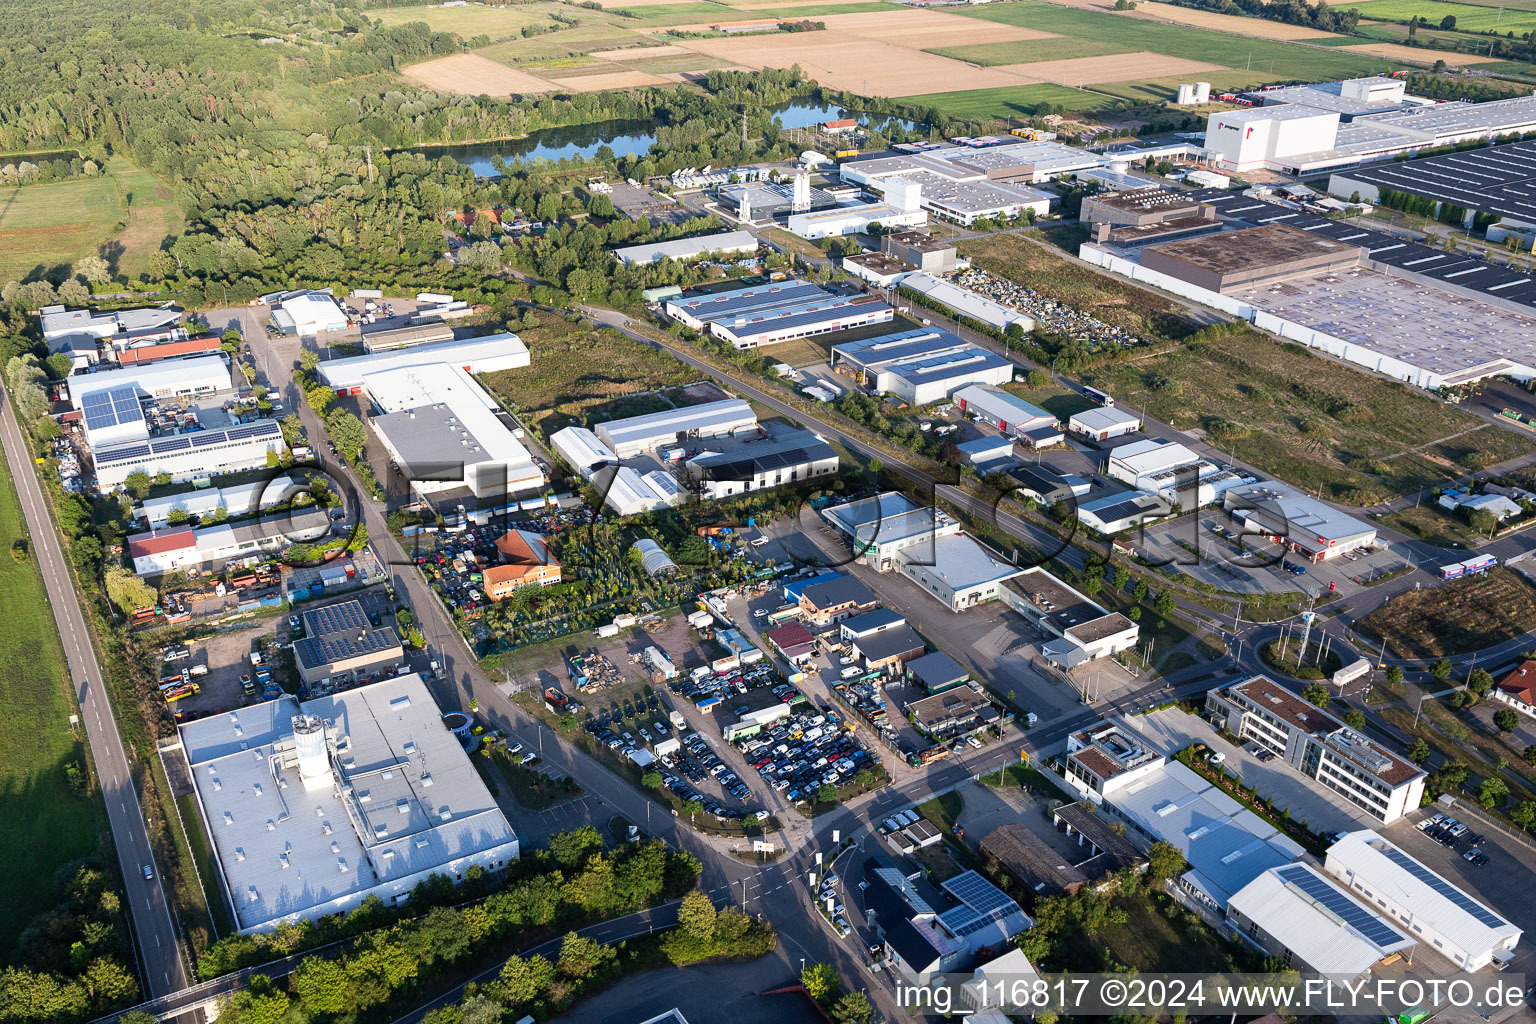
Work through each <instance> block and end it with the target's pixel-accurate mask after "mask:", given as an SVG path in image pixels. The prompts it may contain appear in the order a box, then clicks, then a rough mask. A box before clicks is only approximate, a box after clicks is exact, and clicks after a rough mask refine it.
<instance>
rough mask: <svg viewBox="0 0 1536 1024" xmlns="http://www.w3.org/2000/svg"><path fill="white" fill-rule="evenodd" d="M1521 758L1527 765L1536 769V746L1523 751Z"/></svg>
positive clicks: (1533, 745)
mask: <svg viewBox="0 0 1536 1024" xmlns="http://www.w3.org/2000/svg"><path fill="white" fill-rule="evenodd" d="M1520 756H1521V757H1522V758H1524V759H1525V763H1526V764H1528V765H1531V766H1532V767H1533V768H1536V744H1532V745H1531V746H1528V747H1526V748H1525V749H1524V750H1523V751H1521V753H1520Z"/></svg>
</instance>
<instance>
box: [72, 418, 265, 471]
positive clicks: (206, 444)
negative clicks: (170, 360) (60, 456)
mask: <svg viewBox="0 0 1536 1024" xmlns="http://www.w3.org/2000/svg"><path fill="white" fill-rule="evenodd" d="M282 432H283V431H282V428H281V427H279V426H278V425H277V424H276V423H273V422H271V421H270V420H267V421H264V422H262V423H250V424H247V425H245V426H243V427H233V428H231V429H229V430H198V431H194V432H192V433H190V434H172V435H170V436H168V437H156V438H151V439H150V440H148V441H144V442H139V443H135V444H130V445H122V446H117V447H111V448H103V449H101V450H99V451H98V452H97V453H96V464H97V465H98V466H110V465H116V464H118V463H123V462H133V461H138V460H143V459H147V458H149V457H151V456H155V457H162V456H166V455H174V454H176V453H177V452H185V451H191V450H192V449H194V448H211V447H213V446H214V445H220V444H229V443H231V442H234V441H244V440H246V439H248V438H253V437H272V438H276V437H279V436H281V435H282Z"/></svg>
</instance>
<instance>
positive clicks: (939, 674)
mask: <svg viewBox="0 0 1536 1024" xmlns="http://www.w3.org/2000/svg"><path fill="white" fill-rule="evenodd" d="M907 680H908V682H910V683H912V684H914V685H916V686H921V687H922V688H923V689H924V690H925V691H926V692H928V693H945V692H948V691H949V690H953V689H956V688H957V687H961V686H964V685H965V684H966V683H968V682H970V681H971V672H970V670H969V669H967V668H966V667H965V666H964V665H962V664H960V663H959V662H958V661H956V660H955V659H954V658H952V657H951V656H950V655H948V654H946V653H945V652H944V651H934V652H933V653H931V654H925V655H923V656H922V657H920V658H914V659H912V660H911V661H909V662H907Z"/></svg>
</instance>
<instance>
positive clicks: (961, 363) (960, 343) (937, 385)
mask: <svg viewBox="0 0 1536 1024" xmlns="http://www.w3.org/2000/svg"><path fill="white" fill-rule="evenodd" d="M832 369H834V370H838V371H840V372H842V373H846V374H849V375H850V376H852V377H853V378H854V379H856V380H857V381H858V382H859V383H860V384H863V385H864V386H865V387H867V388H869V389H870V390H871V391H873V392H875V393H876V394H889V395H895V396H896V397H897V398H899V399H901V400H902V401H903V402H906V403H907V404H908V405H913V406H918V405H930V404H932V403H934V402H942V401H943V400H944V399H946V398H948V397H949V396H950V395H952V394H954V393H955V392H956V391H958V390H960V389H961V388H963V387H964V386H965V385H967V384H993V385H996V384H1007V383H1008V382H1009V381H1011V380H1013V364H1012V363H1010V362H1009V361H1008V360H1006V359H1004V358H1003V357H1002V356H1000V355H997V354H996V353H993V352H988V351H987V350H986V349H984V348H981V347H979V346H977V345H973V344H971V343H970V342H968V341H965V340H964V339H962V338H960V337H958V336H956V335H954V334H951V333H950V332H948V331H944V330H939V329H938V328H934V327H921V328H917V329H915V330H910V331H901V332H899V333H896V334H882V335H878V336H876V337H873V338H863V339H860V340H859V341H850V342H845V343H843V344H841V345H834V346H832Z"/></svg>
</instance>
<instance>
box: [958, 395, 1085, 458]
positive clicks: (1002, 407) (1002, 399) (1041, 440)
mask: <svg viewBox="0 0 1536 1024" xmlns="http://www.w3.org/2000/svg"><path fill="white" fill-rule="evenodd" d="M954 400H955V404H956V405H957V406H959V407H960V409H961V411H963V412H966V413H969V414H970V415H971V416H974V417H975V418H976V419H977V420H978V421H980V422H982V423H985V424H987V425H988V426H992V427H996V428H997V429H998V431H999V433H1002V434H1006V435H1007V436H1009V437H1016V438H1018V439H1019V440H1020V441H1022V442H1024V443H1025V444H1028V445H1030V446H1031V447H1034V448H1044V447H1047V446H1049V445H1053V444H1058V443H1060V442H1061V440H1062V434H1061V423H1060V422H1059V421H1058V420H1057V419H1056V417H1055V416H1052V415H1051V414H1050V413H1048V412H1046V411H1045V410H1044V409H1040V408H1038V407H1036V406H1033V405H1030V404H1029V403H1028V402H1026V401H1024V399H1022V398H1019V397H1018V396H1016V395H1011V394H1009V393H1008V392H1006V391H1004V390H1003V389H1002V388H997V387H993V386H991V385H988V384H972V385H969V386H968V387H963V388H961V389H960V390H959V391H956V392H955V394H954Z"/></svg>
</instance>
